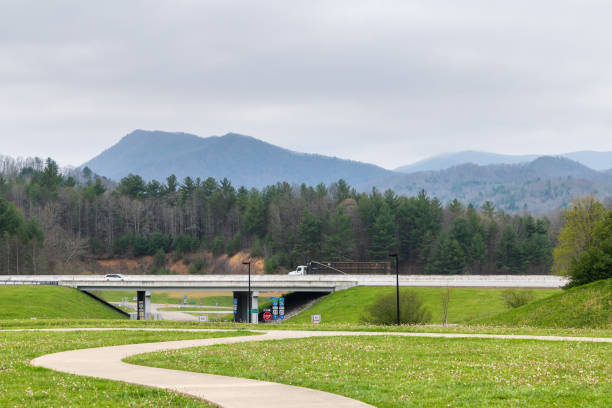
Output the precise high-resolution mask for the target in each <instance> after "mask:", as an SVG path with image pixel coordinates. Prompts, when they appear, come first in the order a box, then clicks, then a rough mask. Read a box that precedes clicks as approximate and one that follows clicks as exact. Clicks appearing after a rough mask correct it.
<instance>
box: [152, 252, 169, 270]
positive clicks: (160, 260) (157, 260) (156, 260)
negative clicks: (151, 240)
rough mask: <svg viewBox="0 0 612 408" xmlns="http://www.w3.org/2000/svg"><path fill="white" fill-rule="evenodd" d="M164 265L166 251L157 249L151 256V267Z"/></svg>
mask: <svg viewBox="0 0 612 408" xmlns="http://www.w3.org/2000/svg"><path fill="white" fill-rule="evenodd" d="M165 266H166V253H165V252H164V250H163V249H161V248H160V249H158V250H157V252H155V256H154V257H153V267H155V268H163V267H165Z"/></svg>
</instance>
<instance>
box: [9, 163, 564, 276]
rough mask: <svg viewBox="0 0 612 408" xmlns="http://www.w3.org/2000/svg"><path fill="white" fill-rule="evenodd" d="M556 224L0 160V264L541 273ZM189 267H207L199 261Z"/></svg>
mask: <svg viewBox="0 0 612 408" xmlns="http://www.w3.org/2000/svg"><path fill="white" fill-rule="evenodd" d="M557 223H558V222H551V221H550V220H548V219H547V218H534V217H532V216H530V215H528V214H522V215H509V214H506V213H504V212H503V211H498V210H496V208H495V206H494V205H493V204H491V203H490V202H486V203H485V204H484V205H482V206H481V207H480V208H475V207H474V206H472V205H469V204H468V205H465V204H463V203H461V202H459V201H457V200H453V201H451V202H450V203H448V204H446V205H445V204H443V203H442V202H440V201H439V200H438V199H436V198H434V197H430V196H428V195H427V193H426V192H425V191H421V192H420V193H418V194H417V195H416V196H414V197H405V196H398V195H396V194H395V193H394V192H393V191H392V190H387V191H385V192H379V191H377V190H375V189H373V190H372V191H371V192H370V193H369V194H365V193H358V192H357V191H356V190H355V189H353V188H351V187H350V186H349V185H348V184H347V183H346V182H344V181H343V180H339V181H338V182H335V183H332V184H330V185H328V186H326V185H324V184H319V185H317V186H307V185H289V184H288V183H278V184H275V185H271V186H267V187H265V188H262V189H261V190H258V189H250V190H247V189H246V188H244V187H238V188H237V187H235V186H233V185H232V184H231V182H230V181H229V180H227V179H223V180H220V181H218V180H215V179H213V178H207V179H205V180H202V179H200V178H196V179H192V178H190V177H186V178H184V179H183V180H178V179H177V178H176V177H175V176H170V177H168V178H167V179H166V180H164V181H161V182H160V181H155V180H154V181H150V182H145V181H144V180H143V179H142V178H141V177H140V176H138V175H130V176H128V177H125V178H123V179H122V180H121V181H120V183H118V184H116V185H115V184H113V183H110V182H109V181H108V180H106V179H103V178H100V177H98V176H96V175H95V174H93V173H92V172H91V170H89V169H88V168H84V169H83V170H71V171H61V170H60V169H59V167H58V165H57V164H56V163H55V162H54V161H53V160H51V159H47V160H46V161H43V160H41V159H24V160H13V159H10V158H4V159H2V160H0V273H2V274H28V273H62V272H65V271H66V270H68V269H70V265H72V264H73V263H74V262H75V261H84V260H92V259H100V258H110V257H138V256H143V255H153V256H155V257H156V259H160V262H159V266H160V267H161V266H163V263H164V262H163V258H164V257H165V254H167V253H172V257H174V258H177V259H180V257H181V256H184V255H186V254H189V253H192V252H198V251H211V252H212V253H213V254H215V255H220V254H224V253H227V254H230V255H231V254H234V253H237V252H238V251H240V250H243V249H244V250H247V251H250V253H251V255H252V256H261V257H264V258H265V265H266V266H265V269H266V272H268V273H274V272H276V271H279V270H283V269H285V270H286V268H293V267H295V266H296V265H299V264H305V263H306V262H308V261H309V260H318V261H334V260H355V261H366V260H385V261H386V260H388V254H389V253H390V252H397V253H398V254H399V259H400V264H401V270H402V272H403V273H428V274H459V273H484V274H498V273H499V274H506V273H549V272H550V267H551V264H552V251H553V246H554V244H555V242H556V235H557V231H558V229H559V226H558V225H557ZM197 271H200V272H205V271H206V268H205V265H204V267H201V268H198V269H197Z"/></svg>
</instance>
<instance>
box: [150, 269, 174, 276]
mask: <svg viewBox="0 0 612 408" xmlns="http://www.w3.org/2000/svg"><path fill="white" fill-rule="evenodd" d="M176 274H177V272H176V271H175V270H174V269H165V268H153V269H151V271H150V272H149V275H176Z"/></svg>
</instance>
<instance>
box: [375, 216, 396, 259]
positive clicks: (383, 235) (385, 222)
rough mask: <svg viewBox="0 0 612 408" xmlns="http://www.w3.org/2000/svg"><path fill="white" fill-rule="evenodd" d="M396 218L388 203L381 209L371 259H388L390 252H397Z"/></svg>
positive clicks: (376, 224)
mask: <svg viewBox="0 0 612 408" xmlns="http://www.w3.org/2000/svg"><path fill="white" fill-rule="evenodd" d="M395 231H396V230H395V220H394V219H393V215H392V214H391V210H390V209H389V206H388V205H387V204H385V205H383V206H382V207H381V209H380V213H379V214H378V217H376V222H375V223H374V235H373V236H372V242H371V244H370V250H369V251H368V254H369V256H370V259H371V260H383V259H387V257H388V255H389V253H390V252H395V248H396V246H397V240H396V237H395Z"/></svg>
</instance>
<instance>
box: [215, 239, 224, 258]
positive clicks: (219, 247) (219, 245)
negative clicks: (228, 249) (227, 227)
mask: <svg viewBox="0 0 612 408" xmlns="http://www.w3.org/2000/svg"><path fill="white" fill-rule="evenodd" d="M212 253H213V255H214V256H218V255H221V254H223V253H225V242H224V241H223V238H221V237H217V238H215V240H214V241H213V244H212Z"/></svg>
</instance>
